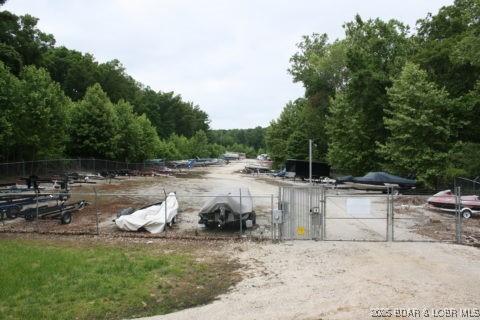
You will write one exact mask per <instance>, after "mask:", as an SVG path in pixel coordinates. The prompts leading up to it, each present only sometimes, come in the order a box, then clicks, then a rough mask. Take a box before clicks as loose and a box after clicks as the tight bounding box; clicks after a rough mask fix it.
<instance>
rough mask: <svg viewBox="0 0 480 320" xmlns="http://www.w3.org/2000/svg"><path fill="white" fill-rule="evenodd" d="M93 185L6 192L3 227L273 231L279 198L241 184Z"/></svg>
mask: <svg viewBox="0 0 480 320" xmlns="http://www.w3.org/2000/svg"><path fill="white" fill-rule="evenodd" d="M92 189H93V190H91V191H87V192H85V191H77V190H75V189H73V190H70V192H68V193H65V192H64V191H60V190H50V189H42V190H41V191H40V192H37V191H22V192H19V191H18V192H4V193H0V231H1V232H21V233H23V232H27V233H50V234H90V235H111V236H118V237H123V236H124V237H170V238H199V239H202V238H209V239H230V238H239V237H242V238H252V239H271V237H272V235H271V232H272V228H271V223H272V221H271V212H272V207H273V204H274V201H276V196H274V195H272V194H270V195H269V194H249V193H247V192H244V193H243V194H242V190H241V189H239V192H230V193H221V194H215V193H181V192H179V193H173V192H172V193H170V192H166V191H164V190H158V192H154V193H152V192H141V193H139V192H132V191H130V192H128V191H127V190H122V189H121V188H117V186H115V185H113V184H107V183H106V184H104V185H103V186H95V187H93V188H92ZM168 194H170V195H168ZM169 201H175V203H177V204H178V205H177V207H176V209H175V210H174V211H170V208H171V206H172V203H169ZM165 202H166V204H167V205H166V206H165V205H164V203H165ZM205 208H207V209H205ZM202 209H203V211H202ZM172 212H175V213H172ZM200 213H204V215H200ZM240 213H241V214H240ZM208 215H209V216H208ZM207 216H208V217H209V218H208V219H205V217H207ZM120 217H121V219H120ZM240 217H241V220H240ZM117 219H120V220H121V221H123V222H122V223H119V222H117V221H116V220H117ZM240 221H241V222H240ZM165 222H166V223H165Z"/></svg>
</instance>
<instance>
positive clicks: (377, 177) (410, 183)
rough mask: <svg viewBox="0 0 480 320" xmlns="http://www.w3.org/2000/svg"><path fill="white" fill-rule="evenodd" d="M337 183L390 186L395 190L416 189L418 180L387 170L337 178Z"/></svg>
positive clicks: (360, 186) (375, 187)
mask: <svg viewBox="0 0 480 320" xmlns="http://www.w3.org/2000/svg"><path fill="white" fill-rule="evenodd" d="M336 183H337V184H344V185H345V186H348V187H350V188H353V189H360V190H382V191H385V190H386V189H387V188H388V187H392V188H394V189H395V190H409V189H414V188H415V186H416V184H417V181H415V180H411V179H405V178H402V177H398V176H394V175H393V174H389V173H386V172H369V173H367V174H366V175H364V176H363V177H352V176H345V177H340V178H337V179H336Z"/></svg>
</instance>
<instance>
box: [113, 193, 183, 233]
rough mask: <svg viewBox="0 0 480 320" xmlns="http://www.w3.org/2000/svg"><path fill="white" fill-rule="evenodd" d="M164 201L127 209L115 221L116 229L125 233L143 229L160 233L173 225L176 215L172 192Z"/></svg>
mask: <svg viewBox="0 0 480 320" xmlns="http://www.w3.org/2000/svg"><path fill="white" fill-rule="evenodd" d="M166 202H167V204H166V208H165V201H163V202H159V203H155V204H153V205H150V206H147V207H143V208H140V209H138V210H134V209H132V208H127V209H124V210H122V212H120V214H119V217H118V218H117V219H115V224H116V225H117V227H118V228H120V229H122V230H125V231H138V230H141V229H145V230H147V231H148V232H150V233H161V232H163V231H164V230H165V226H166V225H171V224H173V223H175V219H176V216H177V213H178V201H177V198H176V196H175V193H174V192H171V193H170V194H169V195H168V197H167V199H166Z"/></svg>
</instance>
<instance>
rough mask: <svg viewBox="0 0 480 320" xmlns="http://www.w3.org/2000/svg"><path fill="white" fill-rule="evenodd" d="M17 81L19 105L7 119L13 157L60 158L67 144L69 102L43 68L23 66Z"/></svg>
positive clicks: (27, 158) (29, 158) (24, 158)
mask: <svg viewBox="0 0 480 320" xmlns="http://www.w3.org/2000/svg"><path fill="white" fill-rule="evenodd" d="M20 79H21V80H20V82H19V87H18V93H17V94H18V95H19V100H18V101H19V102H18V105H17V106H16V108H15V110H14V114H13V115H12V116H11V119H12V128H13V137H14V141H15V144H14V152H15V155H16V158H17V159H23V160H32V159H45V158H51V157H56V156H60V155H62V154H63V152H64V149H65V142H66V141H67V128H68V125H69V123H68V116H67V115H68V111H69V108H70V104H71V102H70V100H69V99H68V98H67V97H66V96H65V94H64V93H63V91H62V89H61V88H60V86H59V85H58V83H55V82H54V81H52V79H51V78H50V76H49V74H48V72H47V71H46V70H45V69H43V68H40V69H37V68H36V67H34V66H27V67H25V68H24V69H23V70H22V72H21V74H20Z"/></svg>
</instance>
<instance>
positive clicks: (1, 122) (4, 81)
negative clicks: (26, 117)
mask: <svg viewBox="0 0 480 320" xmlns="http://www.w3.org/2000/svg"><path fill="white" fill-rule="evenodd" d="M19 86H20V84H19V81H18V79H17V78H16V77H15V76H14V75H12V74H11V73H10V72H9V70H8V69H7V67H6V66H5V65H4V64H3V63H2V62H1V61H0V106H1V112H0V146H1V148H2V152H1V153H0V159H1V160H2V161H6V160H8V159H9V158H10V152H11V151H12V146H13V145H15V138H14V136H13V129H14V127H13V123H12V122H13V121H14V119H13V117H14V116H15V111H16V110H17V107H18V105H19V98H20V97H19V94H18V92H19Z"/></svg>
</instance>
